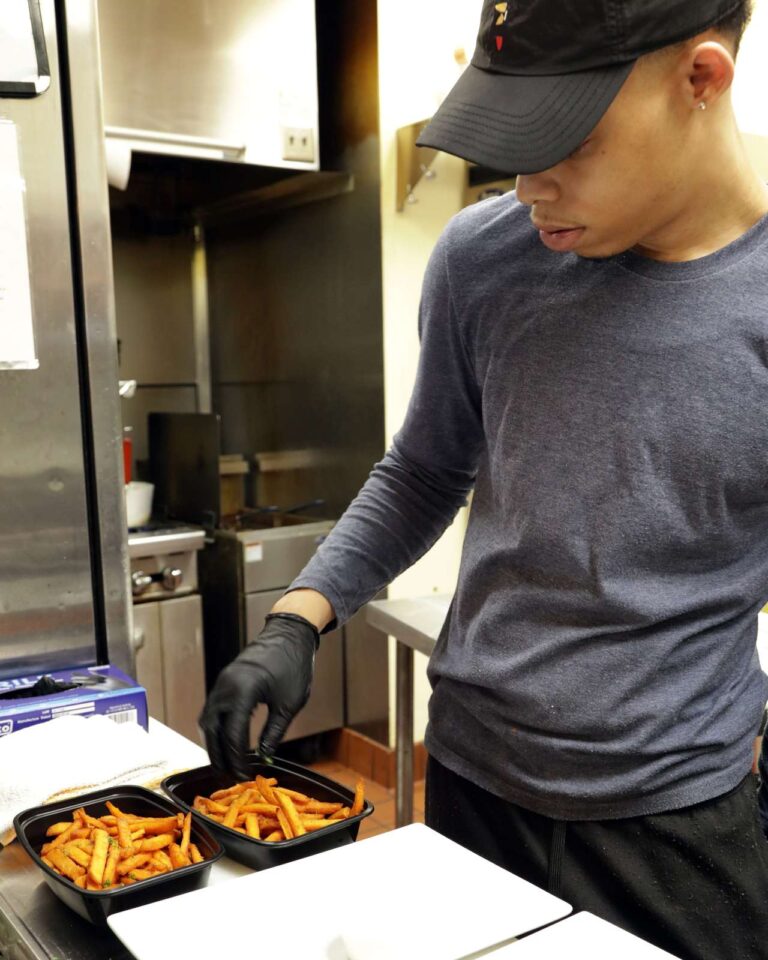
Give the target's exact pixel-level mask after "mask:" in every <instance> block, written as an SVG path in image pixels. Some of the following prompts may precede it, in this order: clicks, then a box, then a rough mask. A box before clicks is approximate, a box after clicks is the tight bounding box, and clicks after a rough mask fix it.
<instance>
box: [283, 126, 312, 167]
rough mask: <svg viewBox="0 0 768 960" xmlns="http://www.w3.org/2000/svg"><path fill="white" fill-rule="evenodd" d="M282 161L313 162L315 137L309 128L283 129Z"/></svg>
mask: <svg viewBox="0 0 768 960" xmlns="http://www.w3.org/2000/svg"><path fill="white" fill-rule="evenodd" d="M283 160H298V161H299V162H303V163H313V162H314V160H315V137H314V134H313V132H312V130H311V129H310V128H309V127H283Z"/></svg>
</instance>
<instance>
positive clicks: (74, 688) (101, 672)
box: [0, 666, 148, 737]
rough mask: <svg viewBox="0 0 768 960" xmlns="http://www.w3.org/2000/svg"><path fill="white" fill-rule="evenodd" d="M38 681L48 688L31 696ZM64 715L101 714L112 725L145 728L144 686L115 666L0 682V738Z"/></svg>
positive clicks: (63, 671) (32, 675)
mask: <svg viewBox="0 0 768 960" xmlns="http://www.w3.org/2000/svg"><path fill="white" fill-rule="evenodd" d="M42 678H50V680H51V681H53V682H52V683H48V682H47V679H46V681H45V682H44V685H45V686H48V687H50V688H52V689H51V691H50V692H43V693H42V694H40V695H35V693H36V692H35V689H34V687H35V684H36V683H37V682H38V681H41V680H42ZM56 687H58V688H59V689H53V688H56ZM67 713H76V714H79V715H81V716H90V715H92V714H94V713H101V714H104V715H105V716H107V717H109V718H110V719H111V720H114V721H115V722H116V723H138V724H140V725H141V726H142V727H144V729H145V730H146V729H147V716H148V715H147V694H146V691H145V690H144V687H142V686H140V685H139V684H138V683H137V682H136V681H135V680H133V679H131V677H129V676H127V675H126V674H125V673H123V672H122V671H121V670H118V669H117V667H112V666H104V667H77V668H75V669H73V670H53V671H51V672H50V673H45V674H40V673H38V674H31V675H29V676H26V677H13V678H11V679H9V680H0V737H3V736H6V734H9V733H14V732H15V731H17V730H23V729H24V728H25V727H29V726H32V725H33V724H35V723H44V722H45V721H46V720H53V719H54V718H55V717H60V716H63V715H65V714H67Z"/></svg>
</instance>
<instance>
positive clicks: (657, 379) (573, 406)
mask: <svg viewBox="0 0 768 960" xmlns="http://www.w3.org/2000/svg"><path fill="white" fill-rule="evenodd" d="M749 14H750V10H749V4H748V3H747V2H745V0H602V2H597V0H579V2H578V3H577V2H565V0H526V2H525V3H518V2H509V3H497V2H494V0H487V2H485V3H484V5H483V8H482V19H481V25H480V32H479V37H478V43H477V48H476V50H475V53H474V57H473V60H472V63H471V65H470V66H469V67H468V68H467V70H466V72H465V73H464V74H463V75H462V77H461V78H460V80H459V81H458V83H457V84H456V86H455V88H454V89H453V90H452V91H451V93H450V94H449V95H448V97H447V99H446V100H445V102H444V103H443V105H442V106H441V108H440V109H439V110H438V112H437V114H436V116H435V118H434V119H433V120H432V122H431V123H430V125H429V126H428V127H427V129H426V131H425V132H424V133H423V134H422V137H421V142H422V143H423V144H425V145H428V146H432V147H437V148H439V149H442V150H445V151H448V152H450V153H454V154H457V155H459V156H461V157H465V158H467V159H469V160H472V161H475V162H478V163H482V164H484V165H486V166H489V167H491V168H493V169H496V170H503V171H511V172H515V173H517V174H519V176H518V180H517V190H516V195H513V194H508V195H506V196H502V197H499V198H494V199H490V200H487V201H485V202H482V203H479V204H477V205H475V206H473V207H470V208H468V209H466V210H464V211H462V212H461V213H460V214H459V215H458V216H456V217H455V218H454V219H453V220H452V221H451V222H450V223H449V225H448V227H447V228H446V230H445V231H444V233H443V235H442V237H441V238H440V240H439V242H438V244H437V247H436V249H435V250H434V252H433V255H432V258H431V260H430V263H429V266H428V269H427V272H426V277H425V280H424V287H423V296H422V303H421V308H420V317H419V329H420V335H421V356H420V363H419V370H418V376H417V380H416V384H415V387H414V391H413V396H412V398H411V402H410V406H409V409H408V413H407V415H406V418H405V422H404V424H403V425H402V428H401V430H400V432H399V433H398V434H397V435H396V437H395V438H394V441H393V443H392V446H391V449H390V450H389V451H388V453H387V454H386V456H385V457H384V459H383V460H382V461H381V463H379V464H377V465H376V466H375V468H374V469H373V472H372V473H371V475H370V478H369V479H368V481H367V483H366V484H365V486H364V487H363V489H362V490H361V492H360V494H359V495H358V497H357V498H356V499H355V501H354V502H353V503H352V505H351V506H350V507H349V509H348V510H347V512H346V513H345V514H344V516H343V517H342V518H341V520H340V522H339V523H338V525H337V526H336V528H335V529H334V531H333V533H332V534H331V535H330V537H328V539H327V540H326V542H325V543H324V544H323V545H322V546H321V547H320V549H319V550H318V552H317V554H316V556H315V557H314V559H313V560H312V561H311V562H310V563H309V565H308V566H307V567H306V568H305V570H304V571H303V572H302V574H301V575H300V576H299V577H298V579H297V580H296V581H295V582H294V583H293V584H292V586H291V589H290V592H288V593H287V594H286V595H285V596H284V597H283V598H282V599H281V600H280V601H279V602H278V603H277V604H276V606H275V608H274V610H273V612H272V614H271V615H270V617H268V618H267V622H266V624H265V627H264V630H263V632H262V634H261V635H260V637H259V638H258V639H257V640H256V641H255V642H254V643H252V644H250V645H249V646H248V647H247V648H246V649H245V650H244V651H243V652H242V653H241V655H240V656H239V657H238V658H237V659H236V660H235V661H234V662H233V663H232V664H230V666H229V667H227V668H226V669H225V670H224V671H223V672H222V674H221V675H220V676H219V678H218V680H217V682H216V685H215V687H214V689H213V690H212V692H211V695H210V698H209V700H208V703H207V705H206V708H205V711H204V713H203V715H202V718H201V722H202V725H203V727H204V729H205V733H206V739H207V744H208V748H209V752H210V755H211V757H212V759H213V761H214V762H215V763H216V764H218V765H219V766H221V767H225V768H228V769H230V770H231V771H232V772H234V773H235V774H239V775H243V773H244V771H243V755H244V753H245V751H246V749H247V748H248V721H249V718H250V714H251V710H252V708H253V707H254V706H255V704H257V703H258V702H264V703H266V704H268V705H269V707H270V715H269V720H268V722H267V724H266V725H265V729H264V731H263V735H262V739H261V749H262V751H263V752H264V753H266V754H271V753H272V752H273V751H274V750H275V748H276V747H277V744H278V742H279V740H280V738H281V736H282V735H283V733H284V732H285V729H286V727H287V725H288V723H289V722H290V720H291V718H292V717H293V716H294V714H295V713H296V711H298V710H299V709H300V708H301V706H302V705H303V703H304V702H305V700H306V697H307V694H308V691H309V685H310V681H311V675H312V664H313V658H314V653H315V649H316V646H317V643H318V639H319V633H322V632H323V631H324V630H328V629H330V628H332V627H335V626H337V625H339V624H341V623H343V622H344V621H345V620H347V619H348V618H349V617H350V616H351V615H352V614H353V613H354V612H355V611H356V610H357V609H358V608H359V607H360V606H361V605H362V604H364V603H365V602H366V601H367V600H369V599H370V598H371V597H372V596H374V594H376V592H377V591H379V590H380V589H381V588H382V587H384V586H385V585H386V584H387V583H389V582H390V581H391V580H392V579H393V578H394V577H396V576H397V575H398V574H399V573H400V572H401V571H403V570H404V569H406V568H407V567H408V566H409V565H410V564H412V563H413V562H414V561H415V560H417V559H418V558H419V557H420V556H421V555H422V554H424V553H425V552H426V551H427V550H428V549H429V547H430V546H431V545H432V544H433V543H434V542H435V541H436V540H437V538H438V537H439V536H440V535H441V533H442V532H443V531H444V530H445V529H446V527H447V525H448V524H449V523H450V522H451V520H452V519H453V517H454V515H455V514H456V512H457V510H458V509H459V508H460V507H461V506H462V504H464V503H465V501H466V498H467V495H468V494H469V492H470V490H474V498H473V503H472V509H471V514H470V518H469V525H468V529H467V533H466V537H465V542H464V547H463V555H462V563H461V570H460V575H459V582H458V586H457V588H456V593H455V597H454V600H453V604H452V607H451V610H450V614H449V616H448V618H447V621H446V624H445V627H444V629H443V631H442V634H441V637H440V639H439V642H438V644H437V648H436V650H435V653H434V655H433V656H432V658H431V661H430V664H429V677H430V681H431V684H432V688H433V693H432V697H431V701H430V712H429V726H428V730H427V734H426V746H427V749H428V752H429V765H428V771H427V787H426V819H427V823H428V824H430V825H431V826H433V827H434V828H435V829H437V830H439V831H440V832H442V833H444V834H446V835H447V836H449V837H452V838H453V839H455V840H457V841H458V842H459V843H462V844H464V845H466V846H467V847H470V848H471V849H472V850H475V851H476V852H477V853H479V854H481V855H483V856H485V857H487V858H489V859H491V860H493V861H495V862H497V863H499V864H501V865H503V866H505V867H507V868H508V869H509V870H512V871H514V872H515V873H516V874H518V875H520V876H522V877H525V878H527V879H528V880H530V881H532V882H533V883H535V884H538V885H539V886H541V887H546V888H548V889H550V890H551V891H553V892H555V893H557V894H559V895H560V896H562V897H563V898H564V899H566V900H568V901H569V902H571V903H572V904H573V905H574V907H575V908H576V909H579V910H590V911H592V912H593V913H596V914H598V915H599V916H602V917H604V918H606V919H607V920H610V921H613V922H615V923H617V924H619V925H620V926H622V927H625V928H626V929H627V930H629V931H631V932H633V933H636V934H638V935H640V936H641V937H643V938H645V939H646V940H649V941H651V942H652V943H655V944H657V945H658V946H660V947H661V948H663V949H666V950H668V951H669V952H671V953H673V954H674V955H676V956H679V957H680V958H682V960H733V958H735V957H738V958H740V960H751V958H755V960H757V958H764V957H765V956H766V950H768V947H766V944H768V906H766V905H767V904H768V845H766V843H765V841H764V839H763V837H762V836H761V834H760V828H759V824H758V818H757V801H756V795H755V782H754V779H753V777H752V776H751V774H750V770H751V765H752V745H753V739H754V737H755V734H756V732H757V729H758V726H759V722H760V717H761V712H762V709H763V706H764V705H765V703H766V699H768V684H767V682H766V677H765V676H764V675H763V674H762V672H761V670H760V667H759V664H758V660H757V657H756V654H755V635H756V618H757V612H758V610H759V609H760V608H761V606H762V605H763V604H764V602H765V600H766V595H767V594H768V467H767V463H768V458H767V454H766V451H768V415H767V411H768V280H767V279H766V278H767V277H768V189H767V188H766V185H765V184H764V183H763V182H762V181H761V180H760V178H759V177H758V175H757V174H756V173H755V171H754V170H753V168H752V167H751V166H750V163H749V161H748V159H747V156H746V153H745V148H744V145H743V143H742V141H741V139H740V136H739V133H738V131H737V127H736V123H735V120H734V113H733V108H732V103H731V86H732V81H733V77H734V59H735V57H736V55H737V51H738V46H739V41H740V38H741V35H742V33H743V30H744V27H745V25H746V23H747V21H748V19H749ZM423 42H424V44H429V43H430V38H429V37H428V36H425V37H424V38H423Z"/></svg>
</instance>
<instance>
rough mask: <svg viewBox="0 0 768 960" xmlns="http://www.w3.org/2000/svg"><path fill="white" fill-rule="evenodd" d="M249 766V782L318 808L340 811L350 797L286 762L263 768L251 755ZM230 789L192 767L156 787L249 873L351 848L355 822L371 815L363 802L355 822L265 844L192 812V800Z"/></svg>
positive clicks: (217, 776) (224, 780)
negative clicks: (264, 783)
mask: <svg viewBox="0 0 768 960" xmlns="http://www.w3.org/2000/svg"><path fill="white" fill-rule="evenodd" d="M249 766H250V777H251V779H252V780H255V779H256V777H257V775H258V774H261V776H262V777H267V778H269V777H274V778H275V779H276V780H277V784H278V786H280V787H286V788H287V789H288V790H297V791H298V792H299V793H305V794H307V795H308V796H310V797H312V798H313V799H314V800H319V801H322V802H323V803H343V804H344V806H345V807H349V806H351V805H352V801H353V800H354V798H355V794H354V791H352V790H349V789H348V788H347V787H345V786H344V785H343V784H341V783H337V781H335V780H331V779H329V778H328V777H324V776H322V774H319V773H315V771H314V770H309V769H308V768H307V767H302V766H300V765H299V764H298V763H292V762H290V761H289V760H281V759H277V758H276V759H275V761H274V763H264V762H263V761H262V760H261V759H260V758H259V757H258V756H256V755H254V756H253V757H251V758H249ZM232 786H234V781H233V780H232V778H231V777H227V776H226V775H225V774H222V773H219V771H217V770H214V768H213V767H210V766H208V767H197V768H196V769H195V770H187V771H186V772H185V773H174V774H173V775H172V776H170V777H167V778H166V779H165V780H163V782H162V788H163V790H165V792H166V793H167V794H168V796H169V797H171V798H172V799H173V800H174V801H175V802H176V803H177V804H178V805H179V806H180V807H182V808H183V809H184V810H192V816H193V817H194V818H195V819H196V820H197V821H198V822H199V823H201V824H205V826H206V827H207V828H208V829H209V830H210V831H211V833H212V834H213V835H214V836H215V837H216V838H217V839H218V840H219V842H220V843H221V845H222V846H223V847H224V849H225V850H226V851H227V855H228V856H230V857H231V858H232V859H233V860H237V861H239V862H240V863H243V864H245V865H246V866H248V867H253V868H254V869H255V870H265V869H266V868H268V867H276V866H279V865H280V864H283V863H289V862H291V861H292V860H299V859H301V858H302V857H309V856H311V855H312V854H315V853H322V852H323V851H325V850H332V849H333V848H334V847H342V846H344V845H345V844H347V843H353V842H354V841H355V840H356V839H357V832H358V830H359V829H360V822H361V821H362V820H364V819H365V817H367V816H370V814H371V813H373V805H372V804H370V803H369V802H368V801H367V800H366V801H365V806H364V807H363V810H362V813H359V814H358V815H357V816H355V817H349V818H348V819H346V820H339V821H338V822H337V823H334V824H332V825H331V826H328V827H325V828H323V829H322V830H317V831H314V832H313V833H307V834H305V835H304V836H301V837H294V838H293V839H292V840H279V841H277V842H272V843H267V842H266V841H264V840H256V839H254V838H253V837H247V836H245V834H242V833H238V831H237V830H232V829H231V828H230V827H225V826H223V825H222V824H220V823H217V821H216V820H211V819H210V818H209V817H206V816H205V815H204V814H202V813H199V812H198V811H197V810H193V809H192V804H193V803H194V800H195V797H196V796H203V797H209V796H210V795H211V794H212V793H213V792H214V791H215V790H223V789H225V788H227V787H232Z"/></svg>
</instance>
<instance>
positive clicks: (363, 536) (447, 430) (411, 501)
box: [289, 231, 484, 629]
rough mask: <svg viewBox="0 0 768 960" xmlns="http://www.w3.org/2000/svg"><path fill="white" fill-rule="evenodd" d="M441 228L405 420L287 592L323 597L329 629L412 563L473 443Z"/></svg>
mask: <svg viewBox="0 0 768 960" xmlns="http://www.w3.org/2000/svg"><path fill="white" fill-rule="evenodd" d="M448 252H449V244H448V231H446V232H445V233H444V234H443V236H442V237H441V238H440V240H439V241H438V244H437V245H436V247H435V249H434V251H433V253H432V256H431V258H430V261H429V264H428V266H427V271H426V274H425V278H424V284H423V288H422V296H421V304H420V307H419V336H420V340H421V350H420V354H419V364H418V370H417V375H416V382H415V384H414V389H413V393H412V395H411V398H410V402H409V406H408V411H407V413H406V417H405V421H404V423H403V425H402V427H401V429H400V431H399V432H398V433H397V435H396V436H395V438H394V440H393V442H392V446H391V448H390V449H389V450H388V451H387V453H386V454H385V456H384V458H383V459H382V460H381V462H380V463H377V464H376V465H375V466H374V468H373V470H372V472H371V474H370V476H369V478H368V480H367V481H366V483H365V485H364V486H363V488H362V490H361V491H360V493H359V494H358V495H357V497H356V498H355V499H354V500H353V501H352V503H351V504H350V506H349V507H348V509H347V510H346V511H345V512H344V514H343V516H342V517H341V518H340V520H339V521H338V523H337V524H336V525H335V527H334V529H333V530H332V531H331V533H330V534H329V536H328V537H327V539H326V540H325V542H324V543H323V544H321V546H320V547H319V548H318V550H317V552H316V553H315V555H314V557H313V558H312V560H310V562H309V564H308V565H307V566H306V567H305V568H304V570H303V571H302V572H301V574H300V575H299V576H298V577H297V579H296V580H294V582H293V583H292V584H291V586H290V588H289V589H290V590H296V589H300V588H301V589H304V588H310V589H313V590H317V591H318V592H319V593H322V594H323V595H324V596H325V597H326V598H327V599H328V600H329V602H330V603H331V605H332V606H333V608H334V611H335V613H336V620H335V621H334V622H333V623H331V624H329V626H328V627H327V628H326V629H333V628H334V627H336V626H339V625H341V624H342V623H344V622H345V621H346V620H348V619H349V618H350V617H351V616H352V615H353V614H354V613H355V612H356V611H357V610H358V609H359V608H360V607H361V606H362V605H363V604H364V603H367V601H368V600H370V599H371V598H372V597H374V596H375V595H376V594H377V593H378V592H379V591H380V590H381V589H382V588H383V587H385V586H386V585H387V584H388V583H390V582H391V581H392V580H394V578H395V577H396V576H398V574H400V573H402V572H403V570H406V569H407V568H408V567H410V566H411V565H412V564H413V563H415V562H416V560H418V559H419V558H420V557H421V556H423V554H425V553H426V552H427V550H429V548H430V547H431V546H432V545H433V544H434V543H435V542H436V541H437V540H438V539H439V537H440V536H441V535H442V534H443V532H444V531H445V530H446V528H447V527H448V526H449V524H450V523H451V521H452V520H453V518H454V517H455V516H456V513H457V512H458V510H459V508H460V507H462V506H464V505H465V504H466V502H467V495H468V493H469V492H470V490H471V489H472V487H473V485H474V481H475V476H476V474H477V466H478V462H479V459H480V455H481V451H482V449H483V444H484V439H483V430H482V411H481V397H480V390H479V387H478V383H477V379H476V376H475V371H474V368H473V364H472V362H471V357H470V355H469V354H468V351H467V349H466V345H465V342H464V338H463V336H462V332H461V329H460V327H459V318H458V316H457V312H456V310H455V304H454V297H453V296H452V290H451V280H450V274H449V267H448Z"/></svg>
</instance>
